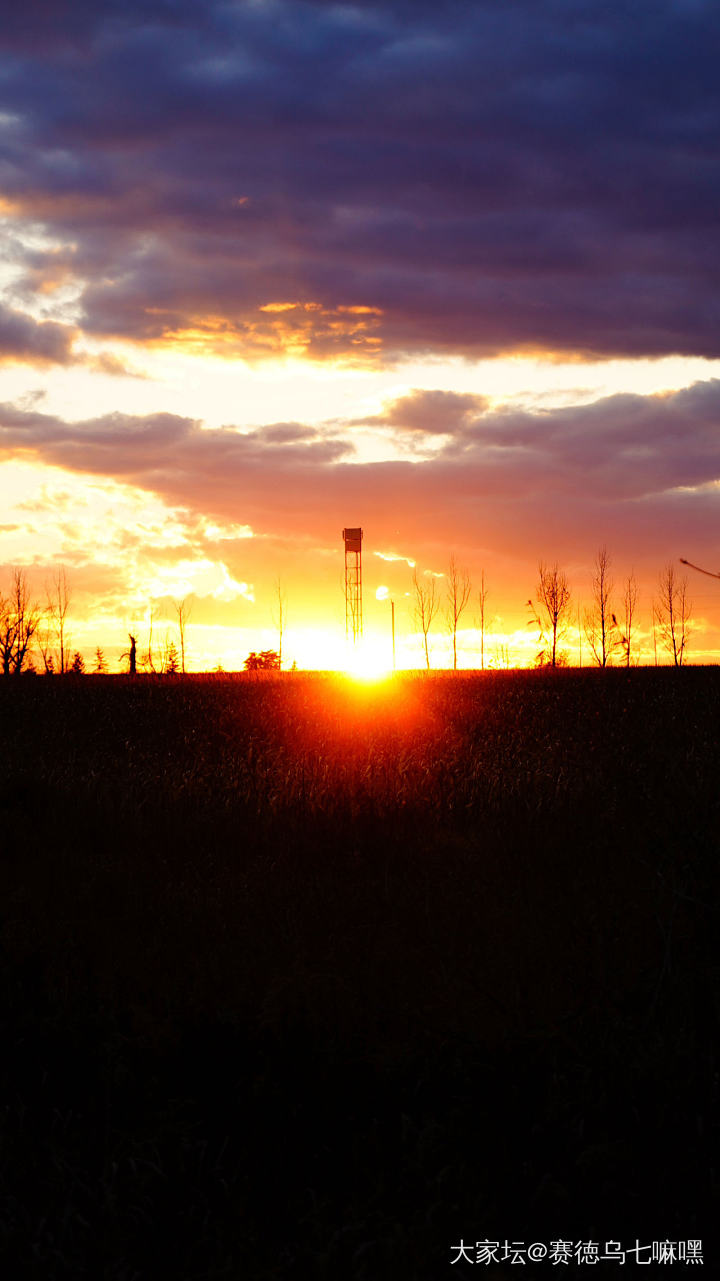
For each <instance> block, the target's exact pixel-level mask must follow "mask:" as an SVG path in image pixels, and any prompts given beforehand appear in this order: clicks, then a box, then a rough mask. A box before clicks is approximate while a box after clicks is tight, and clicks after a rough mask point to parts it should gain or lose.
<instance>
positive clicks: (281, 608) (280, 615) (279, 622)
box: [273, 578, 287, 668]
mask: <svg viewBox="0 0 720 1281" xmlns="http://www.w3.org/2000/svg"><path fill="white" fill-rule="evenodd" d="M275 600H276V602H277V603H276V609H275V610H274V611H273V622H274V624H275V626H276V627H277V629H278V647H277V656H278V667H279V668H282V651H283V636H284V634H285V624H286V623H287V596H286V594H285V591H284V589H283V585H282V581H281V579H280V578H277V579H276V580H275Z"/></svg>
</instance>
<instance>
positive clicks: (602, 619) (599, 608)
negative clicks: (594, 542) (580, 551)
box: [585, 547, 622, 667]
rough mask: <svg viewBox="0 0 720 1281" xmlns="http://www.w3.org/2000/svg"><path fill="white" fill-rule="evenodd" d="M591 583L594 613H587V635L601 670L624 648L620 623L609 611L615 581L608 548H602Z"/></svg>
mask: <svg viewBox="0 0 720 1281" xmlns="http://www.w3.org/2000/svg"><path fill="white" fill-rule="evenodd" d="M594 569H595V572H594V574H593V580H592V590H593V604H592V609H589V610H586V611H585V635H586V637H587V640H588V644H589V645H590V649H591V651H592V656H593V658H594V659H595V662H596V663H597V665H598V667H607V666H608V665H609V663H610V662H611V661H612V655H613V653H614V651H615V650H616V649H618V648H619V646H620V645H621V644H622V642H621V640H620V629H619V627H618V623H617V619H616V617H615V615H614V614H613V612H612V609H611V607H610V594H611V592H612V589H613V580H612V578H611V577H610V557H609V555H608V551H607V547H601V548H600V550H599V551H598V554H597V556H596V558H595V566H594Z"/></svg>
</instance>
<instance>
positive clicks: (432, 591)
mask: <svg viewBox="0 0 720 1281" xmlns="http://www.w3.org/2000/svg"><path fill="white" fill-rule="evenodd" d="M413 587H414V589H415V607H414V610H413V616H414V619H415V623H416V625H417V628H418V631H421V632H422V636H423V647H424V649H425V665H426V667H427V670H428V671H430V648H429V645H428V634H429V632H430V628H431V626H432V621H433V619H434V618H435V615H436V614H437V612H438V610H439V608H440V601H439V599H438V594H437V587H436V586H435V579H434V577H433V576H432V575H431V576H430V578H429V581H427V582H424V583H421V582H420V579H419V578H418V575H417V570H416V569H414V570H413Z"/></svg>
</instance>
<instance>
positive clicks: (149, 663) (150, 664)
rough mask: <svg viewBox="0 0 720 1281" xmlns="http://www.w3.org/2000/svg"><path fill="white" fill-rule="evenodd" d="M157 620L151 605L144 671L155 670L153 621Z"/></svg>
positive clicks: (142, 665) (143, 658) (143, 664)
mask: <svg viewBox="0 0 720 1281" xmlns="http://www.w3.org/2000/svg"><path fill="white" fill-rule="evenodd" d="M154 622H155V610H154V608H153V606H152V605H151V606H150V630H149V632H148V647H147V650H146V651H145V653H144V654H143V657H142V659H141V667H142V669H143V671H144V672H153V673H154V672H155V662H154V659H153V652H152V649H153V623H154Z"/></svg>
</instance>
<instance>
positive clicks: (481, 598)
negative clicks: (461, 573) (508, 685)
mask: <svg viewBox="0 0 720 1281" xmlns="http://www.w3.org/2000/svg"><path fill="white" fill-rule="evenodd" d="M486 601H487V588H486V586H485V570H484V569H481V570H480V591H479V592H478V603H479V605H480V667H481V669H482V670H483V671H484V670H485V602H486Z"/></svg>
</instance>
